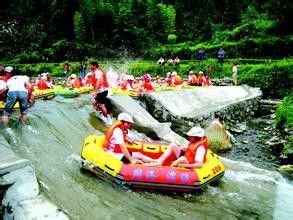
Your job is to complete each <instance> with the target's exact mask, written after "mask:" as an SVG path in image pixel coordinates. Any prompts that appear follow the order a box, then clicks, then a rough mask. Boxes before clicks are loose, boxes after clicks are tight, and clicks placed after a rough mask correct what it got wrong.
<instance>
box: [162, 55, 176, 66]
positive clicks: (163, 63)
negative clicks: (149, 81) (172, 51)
mask: <svg viewBox="0 0 293 220" xmlns="http://www.w3.org/2000/svg"><path fill="white" fill-rule="evenodd" d="M157 63H158V64H159V65H161V66H164V65H165V63H166V62H165V59H164V58H163V57H160V59H159V60H158V62H157ZM167 64H168V65H169V66H173V65H176V66H177V65H179V64H180V59H179V57H178V56H176V57H175V59H172V58H171V57H170V58H169V59H168V60H167Z"/></svg>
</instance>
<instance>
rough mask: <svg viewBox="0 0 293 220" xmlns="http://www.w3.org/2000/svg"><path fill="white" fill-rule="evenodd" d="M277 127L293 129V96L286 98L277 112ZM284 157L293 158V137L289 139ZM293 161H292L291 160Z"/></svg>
mask: <svg viewBox="0 0 293 220" xmlns="http://www.w3.org/2000/svg"><path fill="white" fill-rule="evenodd" d="M276 125H277V128H279V129H281V130H283V129H284V128H287V129H291V130H292V127H293V96H288V97H285V98H284V99H283V101H282V103H281V104H280V105H279V107H278V109H277V111H276ZM282 155H284V156H285V158H293V137H292V135H291V136H289V137H288V138H287V143H286V144H285V146H284V148H283V150H282ZM291 161H292V160H291Z"/></svg>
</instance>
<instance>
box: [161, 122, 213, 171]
mask: <svg viewBox="0 0 293 220" xmlns="http://www.w3.org/2000/svg"><path fill="white" fill-rule="evenodd" d="M187 135H188V136H189V144H188V147H187V148H181V147H179V146H178V145H176V144H173V143H172V144H170V145H169V146H168V148H167V150H166V151H165V152H164V154H163V155H162V156H161V157H160V158H158V159H157V160H156V163H157V164H156V165H163V164H164V162H165V161H166V160H167V159H168V158H169V157H170V156H171V155H174V156H175V157H176V160H175V161H174V162H173V163H172V164H171V167H184V168H195V167H201V166H202V165H203V163H204V162H205V155H206V152H207V149H208V142H207V137H206V136H205V132H204V130H203V129H202V128H201V127H198V126H196V127H193V128H191V129H190V131H189V132H187Z"/></svg>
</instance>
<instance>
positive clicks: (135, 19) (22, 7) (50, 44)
mask: <svg viewBox="0 0 293 220" xmlns="http://www.w3.org/2000/svg"><path fill="white" fill-rule="evenodd" d="M1 6H2V9H1V14H0V56H1V60H10V61H11V60H14V61H15V63H17V62H22V63H32V62H40V61H41V60H45V61H46V60H47V59H48V60H49V61H50V62H52V61H63V60H71V61H73V60H83V59H85V57H98V58H101V57H107V58H110V57H112V58H113V57H119V56H120V55H121V52H127V54H130V55H136V56H140V57H144V58H150V57H152V58H155V59H157V58H158V57H160V56H164V57H165V58H167V57H169V56H176V55H179V56H180V58H181V59H193V58H195V57H196V56H197V53H198V50H199V49H200V48H204V49H205V50H206V52H207V57H216V54H217V51H218V49H219V48H220V47H223V48H224V50H225V51H226V55H227V56H228V57H230V58H232V57H247V58H250V57H286V56H288V55H292V39H293V38H292V30H291V29H290V28H289V22H290V16H289V15H290V12H291V6H290V4H289V1H277V0H268V1H256V0H249V1H244V0H242V1H234V0H206V1H201V0H194V1H190V0H180V1H179V0H145V1H141V0H123V1H122V0H117V1H114V0H26V1H20V0H2V1H1Z"/></svg>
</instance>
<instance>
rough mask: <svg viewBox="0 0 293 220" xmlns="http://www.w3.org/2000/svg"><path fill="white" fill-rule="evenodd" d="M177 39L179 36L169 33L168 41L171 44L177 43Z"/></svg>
mask: <svg viewBox="0 0 293 220" xmlns="http://www.w3.org/2000/svg"><path fill="white" fill-rule="evenodd" d="M176 39H177V36H176V35H175V34H169V35H168V42H169V43H170V44H175V43H176Z"/></svg>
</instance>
